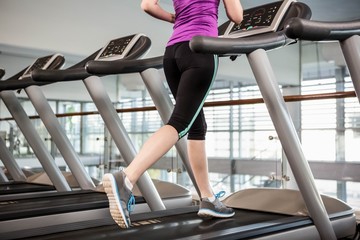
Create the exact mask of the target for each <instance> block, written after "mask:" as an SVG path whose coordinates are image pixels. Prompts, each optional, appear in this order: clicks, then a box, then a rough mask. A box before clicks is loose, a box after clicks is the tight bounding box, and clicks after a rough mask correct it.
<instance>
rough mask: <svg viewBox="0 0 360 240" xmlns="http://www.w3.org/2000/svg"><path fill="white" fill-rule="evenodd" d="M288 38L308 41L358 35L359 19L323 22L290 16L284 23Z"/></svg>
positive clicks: (359, 28) (359, 31)
mask: <svg viewBox="0 0 360 240" xmlns="http://www.w3.org/2000/svg"><path fill="white" fill-rule="evenodd" d="M284 31H285V34H286V35H287V36H288V37H289V38H293V39H302V40H308V41H327V40H339V41H341V40H345V39H347V38H349V37H351V36H353V35H360V19H358V20H353V21H344V22H324V21H314V20H307V19H301V18H297V17H296V18H291V19H289V21H288V22H287V23H286V25H285V30H284Z"/></svg>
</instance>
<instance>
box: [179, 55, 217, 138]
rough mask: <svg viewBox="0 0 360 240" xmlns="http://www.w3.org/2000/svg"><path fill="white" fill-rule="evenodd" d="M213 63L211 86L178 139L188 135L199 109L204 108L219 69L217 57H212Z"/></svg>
mask: <svg viewBox="0 0 360 240" xmlns="http://www.w3.org/2000/svg"><path fill="white" fill-rule="evenodd" d="M214 63H215V65H214V66H215V67H214V73H213V77H212V80H211V84H210V86H209V88H208V90H207V92H206V94H205V96H204V99H203V100H202V102H201V104H200V105H199V108H198V109H197V111H196V113H195V115H194V117H193V119H192V120H191V122H190V124H189V126H188V127H187V128H185V129H184V130H183V131H181V132H179V139H180V138H182V137H184V136H185V135H186V134H187V133H188V131H189V129H190V128H191V126H192V125H193V123H194V121H195V119H196V117H197V116H198V115H199V112H200V110H201V108H202V107H203V106H204V103H205V100H206V98H207V96H208V95H209V92H210V89H211V87H212V86H213V84H214V82H215V78H216V73H217V70H218V67H219V58H218V56H217V55H214Z"/></svg>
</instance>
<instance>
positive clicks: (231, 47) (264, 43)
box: [190, 1, 356, 239]
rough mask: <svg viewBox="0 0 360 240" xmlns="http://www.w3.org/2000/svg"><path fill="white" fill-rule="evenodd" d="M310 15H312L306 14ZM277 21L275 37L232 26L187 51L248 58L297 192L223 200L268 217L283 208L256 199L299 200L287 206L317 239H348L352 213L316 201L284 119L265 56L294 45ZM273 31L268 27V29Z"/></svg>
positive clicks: (304, 163) (335, 204) (283, 108)
mask: <svg viewBox="0 0 360 240" xmlns="http://www.w3.org/2000/svg"><path fill="white" fill-rule="evenodd" d="M287 2H288V3H290V4H296V3H295V1H283V3H282V4H286V3H287ZM273 4H276V3H273ZM302 10H303V14H306V11H304V10H306V9H305V8H304V7H302ZM308 12H309V13H310V11H308ZM245 17H246V15H245ZM292 17H295V16H292ZM296 17H297V18H298V19H300V18H302V19H309V18H310V16H309V17H307V16H306V15H303V16H302V17H301V16H296ZM267 19H269V18H267ZM246 20H247V19H246V18H245V21H243V24H244V25H245V26H246V24H247V23H248V22H247V21H246ZM275 20H276V21H277V19H276V17H275V18H274V21H275ZM278 20H280V21H279V22H278V23H279V24H280V25H279V26H278V27H277V28H278V30H276V31H275V32H270V33H267V34H260V35H254V36H251V37H248V38H241V36H242V32H243V31H242V30H241V29H243V27H242V26H235V25H234V24H232V25H229V27H228V28H227V30H226V31H225V33H224V35H223V38H218V39H215V38H207V37H195V38H193V39H192V41H191V43H190V47H191V49H192V50H193V51H195V52H201V53H213V54H221V55H238V54H246V57H247V59H248V61H249V63H250V66H251V68H252V71H253V73H254V76H255V79H256V81H257V84H258V86H259V89H260V92H261V94H262V96H263V98H264V102H265V104H266V107H267V109H268V111H269V114H270V117H271V119H272V122H273V124H274V126H275V130H276V132H277V134H278V136H279V139H280V142H281V144H282V147H283V149H284V152H285V154H286V156H287V158H288V161H289V164H290V167H291V169H292V171H293V174H294V177H295V180H296V182H297V184H298V186H299V191H296V192H294V191H295V190H285V189H282V190H276V191H269V190H267V189H264V190H261V189H257V190H251V191H245V192H247V193H246V195H244V194H243V193H241V192H239V193H235V194H233V195H232V196H230V197H229V198H228V199H226V200H225V202H226V203H227V204H228V205H229V206H234V207H241V208H243V207H249V208H253V209H257V208H258V207H259V208H260V207H264V208H265V209H266V210H268V211H278V210H279V209H280V210H281V209H282V208H283V207H284V206H281V207H280V208H279V206H276V205H274V206H267V205H265V203H264V202H263V201H261V200H259V199H267V200H271V199H272V200H274V201H275V199H279V198H280V199H286V198H288V196H291V195H292V194H295V195H297V197H295V198H294V199H300V200H301V202H297V201H295V202H292V203H291V205H294V206H295V205H298V206H299V207H300V206H303V207H300V208H298V209H299V210H300V209H306V210H305V211H299V210H298V211H297V212H298V214H301V215H307V216H309V217H311V220H312V222H313V224H314V228H315V229H316V230H317V232H318V233H317V234H316V235H317V236H318V237H320V238H321V239H337V238H344V237H351V236H353V235H354V234H355V232H356V219H355V215H354V209H352V208H351V207H350V206H348V205H347V204H345V203H344V202H342V201H340V200H338V199H334V198H330V197H327V196H320V194H319V193H318V191H317V189H316V187H315V183H314V178H313V175H312V172H311V169H310V167H309V164H308V162H307V160H306V159H305V157H304V154H303V152H302V148H301V143H300V141H299V139H298V136H297V133H296V129H295V127H294V125H293V122H292V119H291V117H290V114H289V113H288V110H287V107H286V105H285V102H284V99H283V96H282V95H281V92H280V88H279V87H278V83H277V81H276V79H275V75H274V73H273V70H272V68H271V64H270V62H269V59H268V57H267V53H266V51H268V50H272V49H275V48H279V47H282V46H286V45H289V44H291V43H294V39H293V38H288V37H287V36H286V35H285V30H284V29H285V26H287V25H286V22H285V21H287V20H289V18H288V17H286V16H285V17H284V18H283V19H281V18H279V19H278ZM271 25H272V24H270V26H271ZM253 27H254V26H253ZM260 30H262V28H260ZM279 30H280V31H279ZM313 30H314V31H319V29H317V28H313ZM251 31H254V32H256V31H257V29H256V28H255V29H254V30H252V29H250V31H248V32H251ZM320 32H321V31H320ZM282 195H284V198H282V197H281V196H282ZM241 196H242V197H241ZM285 197H286V198H285ZM241 199H243V200H244V199H248V200H249V202H247V201H243V202H240V201H241ZM302 199H303V200H302ZM251 200H253V201H254V203H251V204H250V201H251ZM255 200H257V201H255ZM302 202H303V204H302ZM291 207H293V206H291ZM295 209H296V208H295ZM295 209H291V210H290V211H289V213H290V212H293V210H295ZM294 213H295V212H294Z"/></svg>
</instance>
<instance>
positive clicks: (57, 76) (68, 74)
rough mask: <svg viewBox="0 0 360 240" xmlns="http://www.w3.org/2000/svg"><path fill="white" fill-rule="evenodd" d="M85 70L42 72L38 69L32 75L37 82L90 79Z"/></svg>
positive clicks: (72, 69)
mask: <svg viewBox="0 0 360 240" xmlns="http://www.w3.org/2000/svg"><path fill="white" fill-rule="evenodd" d="M90 76H91V74H89V73H88V72H87V71H86V70H85V68H84V67H83V68H71V69H70V68H68V69H59V70H40V69H36V70H34V71H33V72H32V73H31V77H32V79H33V80H34V81H36V82H63V81H76V80H83V79H85V78H87V77H90Z"/></svg>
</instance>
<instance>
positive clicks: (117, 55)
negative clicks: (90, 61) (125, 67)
mask: <svg viewBox="0 0 360 240" xmlns="http://www.w3.org/2000/svg"><path fill="white" fill-rule="evenodd" d="M142 36H144V35H143V34H134V35H130V36H126V37H122V38H117V39H114V40H111V41H110V42H109V43H108V44H106V45H105V47H103V48H102V49H101V50H100V52H99V54H98V55H97V56H96V58H95V60H100V61H113V60H119V59H122V58H124V57H125V56H126V55H127V54H128V53H129V52H130V50H131V49H132V48H133V47H134V45H135V44H136V43H137V41H138V40H139V38H140V37H142Z"/></svg>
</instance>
